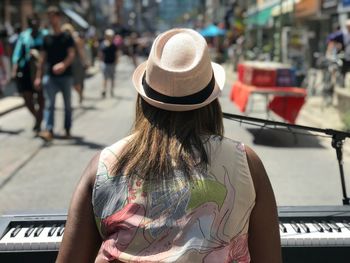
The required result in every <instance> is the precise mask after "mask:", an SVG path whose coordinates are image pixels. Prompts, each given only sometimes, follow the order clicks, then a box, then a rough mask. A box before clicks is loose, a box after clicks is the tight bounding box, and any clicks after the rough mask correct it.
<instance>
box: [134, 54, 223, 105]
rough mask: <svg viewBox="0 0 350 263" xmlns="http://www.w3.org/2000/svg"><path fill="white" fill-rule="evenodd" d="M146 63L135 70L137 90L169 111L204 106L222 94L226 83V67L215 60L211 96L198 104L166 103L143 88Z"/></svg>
mask: <svg viewBox="0 0 350 263" xmlns="http://www.w3.org/2000/svg"><path fill="white" fill-rule="evenodd" d="M146 65H147V61H145V62H143V63H141V64H140V65H139V66H138V67H137V68H136V69H135V71H134V74H133V77H132V82H133V84H134V87H135V89H136V91H137V92H138V93H139V94H140V95H141V97H142V98H143V99H144V100H145V101H146V102H147V103H149V104H151V105H153V106H154V107H157V108H160V109H163V110H168V111H190V110H195V109H199V108H202V107H204V106H206V105H208V104H209V103H211V102H212V101H213V100H215V99H216V98H217V97H218V96H219V95H220V94H221V91H222V90H223V88H224V85H225V70H224V68H223V67H222V66H221V65H219V64H217V63H214V62H211V65H212V68H213V73H214V78H215V86H214V90H213V92H212V93H211V94H210V96H209V97H208V98H207V99H206V100H205V101H203V102H202V103H198V104H171V103H164V102H161V101H157V100H154V99H151V98H149V97H148V96H147V95H146V93H145V91H144V88H143V85H142V78H143V75H144V73H145V71H146Z"/></svg>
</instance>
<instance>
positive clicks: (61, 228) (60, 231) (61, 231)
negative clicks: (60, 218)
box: [57, 225, 64, 237]
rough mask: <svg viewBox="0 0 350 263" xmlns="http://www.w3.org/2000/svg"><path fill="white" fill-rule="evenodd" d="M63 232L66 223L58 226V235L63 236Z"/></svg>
mask: <svg viewBox="0 0 350 263" xmlns="http://www.w3.org/2000/svg"><path fill="white" fill-rule="evenodd" d="M63 232H64V225H61V226H60V227H59V228H58V231H57V236H59V237H60V236H62V235H63Z"/></svg>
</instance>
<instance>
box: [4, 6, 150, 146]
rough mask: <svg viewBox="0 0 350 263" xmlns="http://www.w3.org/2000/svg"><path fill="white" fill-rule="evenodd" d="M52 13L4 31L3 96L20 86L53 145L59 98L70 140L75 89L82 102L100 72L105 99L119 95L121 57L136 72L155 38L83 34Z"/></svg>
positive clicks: (39, 129) (115, 31) (38, 128)
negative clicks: (90, 79)
mask: <svg viewBox="0 0 350 263" xmlns="http://www.w3.org/2000/svg"><path fill="white" fill-rule="evenodd" d="M47 10H48V11H47V13H46V17H45V19H42V17H40V16H39V15H38V14H35V13H34V14H32V15H30V16H29V17H28V18H27V28H20V27H19V26H16V27H15V28H14V29H13V30H5V29H2V30H1V32H0V97H2V96H4V93H5V89H7V88H8V87H9V86H10V85H9V84H12V85H15V86H16V90H17V93H18V94H20V95H21V96H22V97H23V100H24V103H25V106H26V108H27V109H28V111H29V112H30V113H31V115H32V116H33V119H34V126H33V131H34V132H35V133H36V134H37V135H38V136H39V137H41V138H43V139H44V140H47V141H50V140H52V139H53V137H54V111H55V101H56V94H57V93H62V95H63V100H64V108H65V110H64V127H65V134H64V136H65V137H67V138H69V137H70V136H71V135H70V130H71V126H72V99H71V98H72V96H71V92H72V89H74V90H75V91H76V92H77V94H78V97H79V103H80V104H82V103H83V100H84V82H85V78H86V77H87V76H88V75H89V72H91V71H93V70H91V69H94V68H97V69H98V70H101V71H102V73H103V77H104V81H103V85H102V89H101V98H105V97H106V94H107V91H109V93H110V96H114V86H115V85H114V84H115V77H116V74H115V73H116V67H117V64H118V62H119V57H120V56H122V55H125V56H128V57H129V58H130V60H131V61H132V63H133V65H134V67H135V68H136V67H137V65H138V60H139V57H140V56H148V53H149V51H150V47H151V43H152V41H153V38H154V37H153V34H151V33H149V32H145V33H142V34H140V33H138V32H133V31H127V32H125V31H123V30H120V28H113V27H111V28H107V29H105V30H101V31H97V30H96V29H94V28H93V27H91V28H89V29H88V30H82V29H80V28H78V27H75V26H74V25H73V24H72V23H69V22H70V21H67V19H66V18H65V17H64V16H63V15H62V13H61V11H60V9H59V8H58V7H55V6H52V7H49V8H48V9H47ZM43 20H44V23H43ZM0 28H1V26H0ZM11 31H12V32H11ZM108 84H110V85H108ZM42 122H44V124H42Z"/></svg>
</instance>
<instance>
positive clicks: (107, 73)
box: [100, 29, 118, 98]
mask: <svg viewBox="0 0 350 263" xmlns="http://www.w3.org/2000/svg"><path fill="white" fill-rule="evenodd" d="M113 39H114V31H113V30H112V29H107V30H106V31H105V36H104V40H103V41H102V43H101V46H100V59H101V61H102V65H101V66H102V72H103V87H102V93H101V95H102V98H105V97H106V91H107V82H108V81H110V93H111V96H112V97H113V96H114V80H115V70H116V65H117V64H118V48H117V46H116V45H115V44H114V42H113Z"/></svg>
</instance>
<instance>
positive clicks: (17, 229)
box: [11, 225, 22, 237]
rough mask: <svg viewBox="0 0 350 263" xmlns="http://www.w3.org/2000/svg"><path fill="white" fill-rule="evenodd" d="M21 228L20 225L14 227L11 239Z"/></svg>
mask: <svg viewBox="0 0 350 263" xmlns="http://www.w3.org/2000/svg"><path fill="white" fill-rule="evenodd" d="M21 229H22V228H21V226H20V225H17V226H16V227H15V229H14V230H13V231H12V233H11V237H15V236H17V234H18V232H19V231H21Z"/></svg>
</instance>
